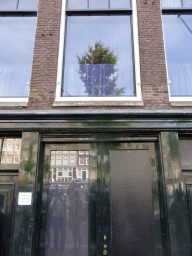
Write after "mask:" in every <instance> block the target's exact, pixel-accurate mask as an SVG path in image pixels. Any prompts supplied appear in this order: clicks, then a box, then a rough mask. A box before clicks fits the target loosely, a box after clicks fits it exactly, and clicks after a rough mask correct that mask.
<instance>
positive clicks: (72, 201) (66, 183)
mask: <svg viewBox="0 0 192 256" xmlns="http://www.w3.org/2000/svg"><path fill="white" fill-rule="evenodd" d="M49 177H50V178H49V194H48V211H47V232H46V233H47V235H46V237H47V238H46V240H47V241H46V243H47V246H46V248H47V249H46V255H48V256H49V255H56V256H57V255H61V256H64V255H71V256H76V255H85V256H86V255H88V186H89V183H88V182H89V151H88V150H87V151H86V150H84V151H79V150H78V151H51V161H50V176H49Z"/></svg>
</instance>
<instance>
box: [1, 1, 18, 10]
mask: <svg viewBox="0 0 192 256" xmlns="http://www.w3.org/2000/svg"><path fill="white" fill-rule="evenodd" d="M16 8H17V0H0V10H5V9H6V10H16Z"/></svg>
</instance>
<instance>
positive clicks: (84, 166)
mask: <svg viewBox="0 0 192 256" xmlns="http://www.w3.org/2000/svg"><path fill="white" fill-rule="evenodd" d="M50 178H51V179H52V181H65V182H68V181H71V180H78V181H84V182H85V181H88V180H89V151H67V150H65V151H51V164H50Z"/></svg>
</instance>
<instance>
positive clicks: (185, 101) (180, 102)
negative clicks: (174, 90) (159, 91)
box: [169, 97, 192, 107]
mask: <svg viewBox="0 0 192 256" xmlns="http://www.w3.org/2000/svg"><path fill="white" fill-rule="evenodd" d="M169 102H170V104H171V106H178V107H179V106H181V107H183V106H184V107H185V106H186V107H187V106H192V97H169Z"/></svg>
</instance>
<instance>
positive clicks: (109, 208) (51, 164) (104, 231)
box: [41, 142, 163, 256]
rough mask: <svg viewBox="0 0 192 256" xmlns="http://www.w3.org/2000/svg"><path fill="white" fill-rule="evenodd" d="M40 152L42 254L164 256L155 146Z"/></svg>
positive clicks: (63, 147)
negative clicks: (41, 159)
mask: <svg viewBox="0 0 192 256" xmlns="http://www.w3.org/2000/svg"><path fill="white" fill-rule="evenodd" d="M44 152H45V153H44V168H43V187H42V192H41V194H42V204H41V205H42V206H41V222H42V229H41V247H44V248H41V252H42V251H43V252H44V253H43V254H44V255H46V256H49V255H55V256H80V255H83V256H88V255H89V256H95V255H98V256H100V255H113V256H121V255H122V256H124V255H126V256H129V255H130V256H131V255H138V256H140V255H142V256H145V255H146V256H150V255H151V256H152V255H155V256H161V255H163V249H162V242H161V226H160V207H159V191H158V190H159V186H158V172H157V164H156V151H155V143H153V142H147V143H144V142H138V143H137V142H134V143H131V142H128V143H127V142H126V143H120V142H113V143H84V144H45V148H44ZM43 254H41V255H43Z"/></svg>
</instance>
